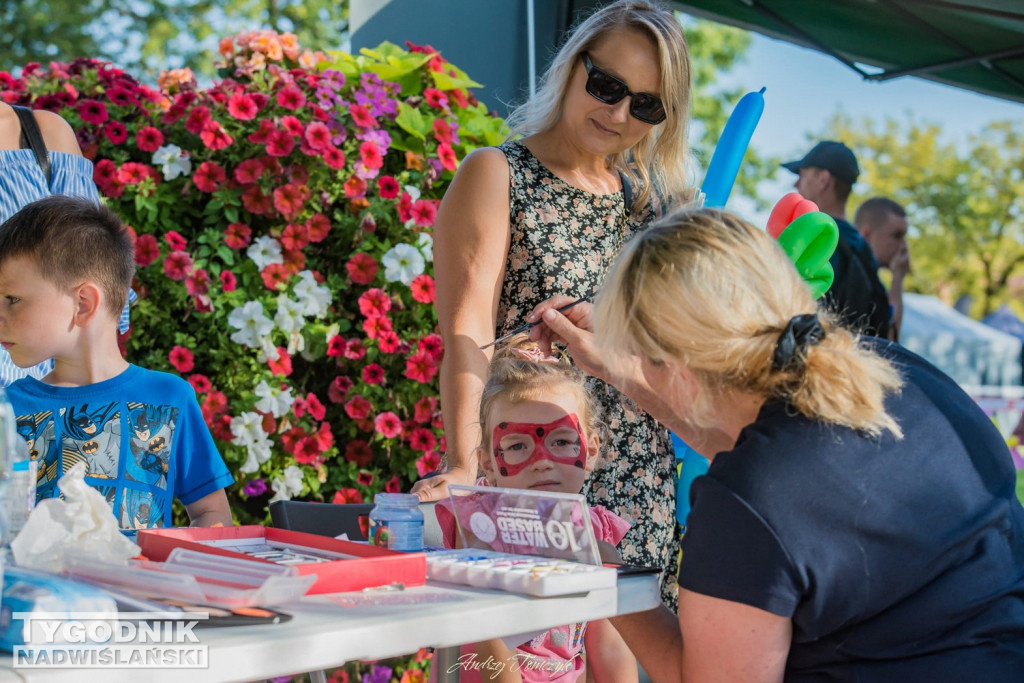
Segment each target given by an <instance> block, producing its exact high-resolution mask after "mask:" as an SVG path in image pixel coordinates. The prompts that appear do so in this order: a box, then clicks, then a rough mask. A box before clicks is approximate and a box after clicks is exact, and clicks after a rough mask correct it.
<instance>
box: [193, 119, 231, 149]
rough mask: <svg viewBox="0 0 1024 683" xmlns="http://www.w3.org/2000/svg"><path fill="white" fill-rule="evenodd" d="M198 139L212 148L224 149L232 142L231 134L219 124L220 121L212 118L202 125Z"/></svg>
mask: <svg viewBox="0 0 1024 683" xmlns="http://www.w3.org/2000/svg"><path fill="white" fill-rule="evenodd" d="M199 139H200V140H202V141H203V144H204V145H206V146H207V147H209V148H210V149H212V150H218V149H224V148H225V147H227V146H228V145H230V144H231V143H232V142H234V140H233V139H232V138H231V136H230V135H228V134H227V131H225V130H224V128H223V127H222V126H221V125H220V122H219V121H214V120H213V119H210V120H209V121H207V122H206V124H205V125H204V126H203V130H202V132H201V133H200V134H199Z"/></svg>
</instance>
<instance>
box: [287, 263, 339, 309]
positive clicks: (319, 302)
mask: <svg viewBox="0 0 1024 683" xmlns="http://www.w3.org/2000/svg"><path fill="white" fill-rule="evenodd" d="M295 298H296V299H298V300H299V301H300V302H302V306H303V314H304V315H307V316H312V317H313V318H322V317H324V316H325V315H327V307H328V306H330V305H331V290H330V289H328V288H327V287H324V286H323V285H320V284H318V283H317V281H316V278H314V277H313V273H312V272H311V271H308V270H304V271H302V272H300V273H299V281H298V283H296V285H295Z"/></svg>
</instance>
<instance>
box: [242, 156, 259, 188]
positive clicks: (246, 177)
mask: <svg viewBox="0 0 1024 683" xmlns="http://www.w3.org/2000/svg"><path fill="white" fill-rule="evenodd" d="M263 171H264V168H263V163H262V162H261V161H260V160H259V159H246V160H245V161H243V162H242V163H240V164H239V165H238V167H237V168H235V180H237V181H238V182H240V183H242V184H244V185H248V184H249V183H255V182H256V181H258V180H259V179H260V175H261V174H262V173H263Z"/></svg>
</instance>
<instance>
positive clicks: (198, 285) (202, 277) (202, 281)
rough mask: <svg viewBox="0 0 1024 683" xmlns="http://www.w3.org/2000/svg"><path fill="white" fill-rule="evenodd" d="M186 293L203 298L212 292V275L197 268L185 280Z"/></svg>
mask: <svg viewBox="0 0 1024 683" xmlns="http://www.w3.org/2000/svg"><path fill="white" fill-rule="evenodd" d="M185 291H187V292H188V293H189V294H191V295H192V296H202V295H204V294H206V293H207V292H209V291H210V274H209V273H207V272H206V271H205V270H203V269H202V268H197V269H196V270H194V271H192V273H191V274H190V275H189V276H188V277H187V278H185Z"/></svg>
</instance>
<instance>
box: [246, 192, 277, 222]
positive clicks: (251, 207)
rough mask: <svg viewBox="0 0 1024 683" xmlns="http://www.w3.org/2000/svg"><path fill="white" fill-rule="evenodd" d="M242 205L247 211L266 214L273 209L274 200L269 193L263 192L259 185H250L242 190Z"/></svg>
mask: <svg viewBox="0 0 1024 683" xmlns="http://www.w3.org/2000/svg"><path fill="white" fill-rule="evenodd" d="M242 206H244V207H245V210H246V211H248V212H249V213H254V214H257V215H266V214H269V213H270V212H271V211H273V210H274V200H273V198H272V197H271V196H270V195H267V194H263V190H261V189H260V186H259V185H250V186H249V187H247V188H245V191H243V192H242Z"/></svg>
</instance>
